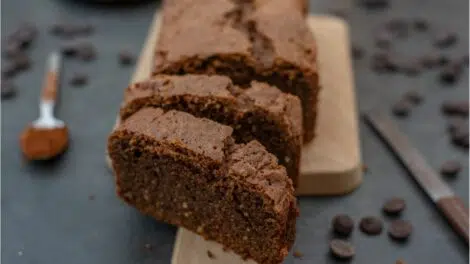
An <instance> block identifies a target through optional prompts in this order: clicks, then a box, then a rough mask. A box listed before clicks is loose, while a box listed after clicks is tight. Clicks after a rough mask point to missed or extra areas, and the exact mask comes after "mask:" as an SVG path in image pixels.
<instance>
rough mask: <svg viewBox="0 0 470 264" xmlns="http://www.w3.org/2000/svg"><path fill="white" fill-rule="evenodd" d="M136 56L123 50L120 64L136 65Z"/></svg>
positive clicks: (120, 53)
mask: <svg viewBox="0 0 470 264" xmlns="http://www.w3.org/2000/svg"><path fill="white" fill-rule="evenodd" d="M134 60H135V59H134V55H132V53H131V52H130V51H127V50H122V51H120V52H119V63H120V64H121V65H130V64H132V63H134Z"/></svg>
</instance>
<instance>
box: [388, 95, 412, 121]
mask: <svg viewBox="0 0 470 264" xmlns="http://www.w3.org/2000/svg"><path fill="white" fill-rule="evenodd" d="M410 111H411V104H410V102H408V101H407V100H403V99H401V100H399V101H398V102H396V103H395V104H393V106H392V112H393V114H394V115H395V116H398V117H406V116H408V115H409V114H410Z"/></svg>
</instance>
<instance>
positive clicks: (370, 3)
mask: <svg viewBox="0 0 470 264" xmlns="http://www.w3.org/2000/svg"><path fill="white" fill-rule="evenodd" d="M359 3H360V4H361V5H362V6H363V7H365V8H367V9H383V8H386V7H388V6H389V1H388V0H360V1H359Z"/></svg>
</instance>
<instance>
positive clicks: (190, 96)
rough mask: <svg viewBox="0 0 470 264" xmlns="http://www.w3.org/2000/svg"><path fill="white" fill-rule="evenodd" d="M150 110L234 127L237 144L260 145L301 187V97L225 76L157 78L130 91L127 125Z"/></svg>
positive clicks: (124, 110) (124, 112) (126, 103)
mask: <svg viewBox="0 0 470 264" xmlns="http://www.w3.org/2000/svg"><path fill="white" fill-rule="evenodd" d="M149 106H151V107H158V108H163V109H165V110H178V111H184V112H187V113H190V114H192V115H194V116H196V117H205V118H209V119H211V120H214V121H216V122H219V123H221V124H224V125H227V126H231V127H232V128H233V129H234V132H233V137H234V139H235V142H236V143H248V142H250V141H252V140H258V141H259V142H260V143H261V144H262V145H263V146H265V147H266V149H267V150H268V151H269V152H270V153H272V154H274V155H275V156H276V157H277V158H278V160H279V163H280V164H281V165H283V166H285V167H286V169H287V174H288V175H289V177H290V178H291V179H292V181H293V182H294V186H296V183H297V179H298V177H299V166H300V154H301V147H302V111H301V106H300V101H299V99H298V98H297V97H296V96H293V95H290V94H286V93H283V92H281V91H280V90H279V89H277V88H275V87H272V86H269V85H267V84H265V83H259V82H255V81H254V82H252V83H251V85H250V87H249V88H247V89H241V88H240V87H238V86H236V85H233V84H232V81H231V80H230V79H229V78H228V77H225V76H218V75H214V76H207V75H183V76H157V77H155V78H153V79H149V80H146V81H143V82H139V83H135V84H132V85H131V86H130V87H129V88H128V89H127V90H126V92H125V97H124V107H123V108H122V109H121V119H122V120H125V119H126V118H128V117H129V116H130V115H132V114H134V113H135V112H137V111H138V110H140V109H142V108H145V107H149Z"/></svg>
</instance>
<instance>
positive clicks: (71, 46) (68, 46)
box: [60, 42, 79, 57]
mask: <svg viewBox="0 0 470 264" xmlns="http://www.w3.org/2000/svg"><path fill="white" fill-rule="evenodd" d="M78 49H79V48H78V45H77V43H73V42H71V43H65V44H63V45H62V47H61V48H60V50H61V52H62V54H64V56H67V57H74V56H75V55H77V53H78Z"/></svg>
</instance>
